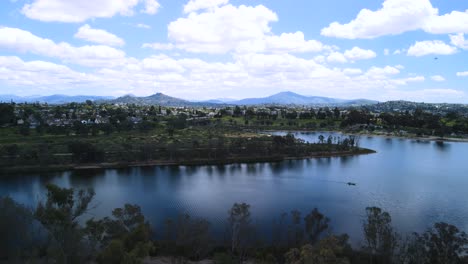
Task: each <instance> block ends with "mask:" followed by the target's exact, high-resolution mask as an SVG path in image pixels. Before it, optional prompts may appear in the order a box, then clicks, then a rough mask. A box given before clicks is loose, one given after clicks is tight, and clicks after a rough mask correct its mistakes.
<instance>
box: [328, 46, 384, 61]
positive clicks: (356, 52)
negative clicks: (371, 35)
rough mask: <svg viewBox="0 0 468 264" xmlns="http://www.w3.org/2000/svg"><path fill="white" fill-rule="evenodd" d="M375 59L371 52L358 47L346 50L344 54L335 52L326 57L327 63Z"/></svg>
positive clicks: (375, 55)
mask: <svg viewBox="0 0 468 264" xmlns="http://www.w3.org/2000/svg"><path fill="white" fill-rule="evenodd" d="M375 57H377V54H376V53H375V52H374V51H372V50H365V49H361V48H359V47H353V48H352V49H350V50H346V51H345V52H344V53H340V52H337V51H334V52H331V53H330V54H329V55H328V57H327V61H328V62H338V63H346V62H348V61H350V62H355V61H358V60H367V59H372V58H375Z"/></svg>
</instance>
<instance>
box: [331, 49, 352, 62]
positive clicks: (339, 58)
mask: <svg viewBox="0 0 468 264" xmlns="http://www.w3.org/2000/svg"><path fill="white" fill-rule="evenodd" d="M327 61H328V62H337V63H346V62H348V60H347V59H346V57H345V56H344V54H343V53H341V52H337V51H334V52H332V53H330V54H329V55H328V57H327Z"/></svg>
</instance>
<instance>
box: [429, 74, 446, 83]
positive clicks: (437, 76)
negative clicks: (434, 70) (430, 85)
mask: <svg viewBox="0 0 468 264" xmlns="http://www.w3.org/2000/svg"><path fill="white" fill-rule="evenodd" d="M431 79H432V80H433V81H436V82H443V81H445V78H444V77H443V76H440V75H433V76H431Z"/></svg>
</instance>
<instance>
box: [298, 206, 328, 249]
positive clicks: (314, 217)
mask: <svg viewBox="0 0 468 264" xmlns="http://www.w3.org/2000/svg"><path fill="white" fill-rule="evenodd" d="M304 222H305V231H306V234H307V235H308V236H309V242H310V243H312V244H314V243H316V242H317V241H318V240H319V238H320V235H321V234H322V233H323V232H324V231H326V230H328V223H329V222H330V219H329V218H328V217H326V216H324V215H323V214H322V213H320V212H319V210H318V209H317V208H314V210H312V211H311V212H310V213H309V214H308V215H306V217H305V218H304Z"/></svg>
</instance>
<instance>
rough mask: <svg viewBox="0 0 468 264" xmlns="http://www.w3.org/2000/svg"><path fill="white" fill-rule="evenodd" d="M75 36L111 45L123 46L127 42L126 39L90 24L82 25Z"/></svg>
mask: <svg viewBox="0 0 468 264" xmlns="http://www.w3.org/2000/svg"><path fill="white" fill-rule="evenodd" d="M74 37H75V38H79V39H84V40H87V41H89V42H94V43H98V44H104V45H109V46H123V45H124V44H125V41H124V40H123V39H121V38H119V37H117V36H116V35H114V34H112V33H109V32H107V31H105V30H103V29H95V28H91V27H90V26H89V25H88V24H86V25H84V26H82V27H80V28H79V29H78V32H76V34H75V36H74Z"/></svg>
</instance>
